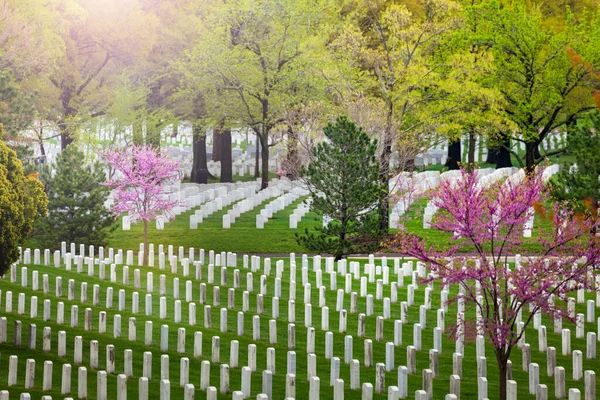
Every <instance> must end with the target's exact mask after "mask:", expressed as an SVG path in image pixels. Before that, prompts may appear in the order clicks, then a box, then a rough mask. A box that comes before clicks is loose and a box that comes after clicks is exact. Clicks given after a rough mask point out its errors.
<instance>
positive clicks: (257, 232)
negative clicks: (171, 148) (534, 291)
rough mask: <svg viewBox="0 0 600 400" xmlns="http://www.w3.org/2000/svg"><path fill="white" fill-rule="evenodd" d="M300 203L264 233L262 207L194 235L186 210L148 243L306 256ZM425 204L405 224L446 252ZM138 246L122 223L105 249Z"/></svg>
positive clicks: (312, 223) (215, 218)
mask: <svg viewBox="0 0 600 400" xmlns="http://www.w3.org/2000/svg"><path fill="white" fill-rule="evenodd" d="M268 201H270V200H268ZM301 201H302V199H301V200H297V201H296V202H294V203H293V204H292V205H290V206H288V207H286V208H285V209H284V210H282V211H279V212H278V213H276V214H274V215H273V218H272V219H270V220H269V222H268V223H266V224H265V225H264V229H256V228H255V221H256V215H257V214H259V213H260V210H261V209H262V208H263V207H264V206H265V205H266V202H265V203H263V204H262V205H261V206H259V207H257V208H255V209H254V210H251V211H249V212H247V213H244V214H242V215H241V216H240V217H239V218H237V219H236V222H235V223H234V224H232V225H231V228H230V229H223V228H222V218H223V215H224V214H226V213H227V210H229V209H231V207H232V206H233V205H231V206H229V207H225V208H223V210H221V211H219V212H216V213H214V214H213V215H211V216H210V217H208V218H205V219H204V222H203V223H202V224H199V225H198V229H196V230H191V229H189V217H190V215H192V214H193V213H194V211H195V210H192V211H188V212H186V213H183V214H181V215H179V216H177V217H176V218H175V219H174V220H173V221H171V222H169V223H167V224H165V227H164V230H162V231H157V230H156V228H155V225H154V224H151V226H150V233H149V240H150V243H155V244H156V245H158V244H164V245H165V246H166V245H174V246H184V247H202V248H207V249H210V248H214V249H220V250H222V251H232V252H238V253H257V254H287V253H289V252H296V253H309V251H308V250H307V249H306V248H304V247H303V246H301V245H299V244H298V243H297V242H296V236H295V235H296V234H302V233H304V230H305V229H309V230H312V229H313V228H314V227H316V226H320V225H321V218H320V217H319V216H318V215H316V214H315V213H312V212H311V213H308V214H306V215H305V216H304V217H303V218H302V220H301V221H300V223H299V224H298V229H296V230H293V229H289V216H290V214H292V212H293V211H294V209H295V208H296V206H297V205H298V204H299V203H300V202H301ZM426 205H427V199H421V200H418V201H417V202H415V204H414V206H413V207H412V208H411V209H410V210H409V213H408V217H407V219H406V228H407V230H408V232H411V233H415V234H417V235H419V236H421V237H424V238H426V240H427V242H428V244H431V245H435V246H437V247H438V248H440V249H447V248H449V246H450V245H452V244H453V243H452V240H451V239H452V237H451V235H450V234H446V233H442V232H440V231H438V230H436V229H423V209H424V208H425V206H426ZM540 226H541V227H542V229H543V230H544V231H548V230H549V229H551V221H548V220H545V219H543V218H540V217H539V216H536V218H535V221H534V231H535V230H536V229H538V228H539V227H540ZM390 231H391V233H394V232H397V229H391V230H390ZM534 236H535V235H534ZM142 241H143V227H142V225H141V224H137V225H132V226H131V230H129V231H123V230H122V229H121V220H120V219H119V221H118V226H117V228H116V230H115V231H114V232H113V233H112V234H111V236H110V239H109V244H110V246H112V247H114V248H121V249H124V250H136V251H137V249H138V248H139V243H140V242H142ZM27 245H28V246H31V247H33V246H35V243H34V242H29V243H28V244H27ZM473 250H474V248H473V247H472V246H464V247H462V248H461V251H462V252H472V251H473ZM541 250H542V247H541V245H540V244H539V243H538V242H537V241H536V239H535V238H530V239H526V238H523V244H522V246H521V250H520V252H521V253H523V254H531V253H539V252H540V251H541ZM381 251H382V252H386V251H389V250H386V249H385V248H382V249H381Z"/></svg>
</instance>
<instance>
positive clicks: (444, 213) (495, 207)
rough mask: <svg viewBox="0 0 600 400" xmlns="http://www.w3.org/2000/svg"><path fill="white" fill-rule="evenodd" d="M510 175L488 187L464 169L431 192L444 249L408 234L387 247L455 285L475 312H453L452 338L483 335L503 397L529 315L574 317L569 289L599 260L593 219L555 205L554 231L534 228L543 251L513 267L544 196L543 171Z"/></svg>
mask: <svg viewBox="0 0 600 400" xmlns="http://www.w3.org/2000/svg"><path fill="white" fill-rule="evenodd" d="M513 178H514V177H511V178H510V179H507V180H506V181H498V182H496V183H494V184H492V185H490V186H487V187H486V184H484V183H483V182H481V181H480V179H479V178H478V175H477V173H476V172H472V173H467V172H466V171H463V174H462V178H461V179H460V180H458V181H454V180H446V181H443V182H442V183H441V185H440V187H439V189H437V190H436V192H435V193H434V194H433V198H432V201H433V202H434V204H435V205H436V206H437V207H439V211H438V213H437V214H436V219H435V220H434V222H433V224H432V227H433V228H436V229H439V230H441V231H442V232H445V233H448V234H450V235H452V240H453V241H454V245H452V246H451V248H450V249H449V250H447V251H437V250H436V248H435V247H433V246H431V247H427V246H426V245H425V242H424V241H423V239H421V238H419V237H417V236H414V235H411V234H407V233H402V234H399V235H398V236H397V238H396V240H395V242H394V243H393V244H392V246H391V247H392V248H393V249H394V250H395V251H398V252H400V253H402V254H406V255H409V256H411V257H415V258H416V259H417V260H420V261H423V262H425V263H427V267H428V268H429V269H430V271H431V272H432V273H431V274H430V275H429V276H430V277H429V278H427V279H426V281H427V282H432V281H437V282H438V283H439V284H440V285H457V286H459V287H460V288H461V290H460V294H459V295H458V296H459V297H461V298H462V301H464V303H466V304H471V305H473V307H474V308H475V310H476V313H477V318H476V319H475V313H473V314H471V313H469V312H468V311H467V312H464V313H462V315H460V314H459V323H458V326H457V327H456V330H455V335H456V338H457V340H459V341H463V343H464V340H465V338H466V336H467V335H469V333H471V334H472V335H474V334H475V332H477V333H478V334H481V335H485V336H486V337H487V339H488V341H489V342H490V343H491V345H492V346H493V349H494V354H495V356H496V361H497V363H498V369H499V377H498V378H499V382H498V383H499V387H500V390H499V399H501V400H505V399H506V380H507V362H508V360H509V357H510V355H511V353H512V350H513V348H514V346H515V345H516V344H517V343H518V342H519V340H520V339H521V338H522V337H523V335H524V333H525V330H526V328H527V327H528V326H529V324H530V323H531V321H532V320H533V317H534V315H535V314H536V313H540V314H547V315H550V316H552V317H554V316H563V315H565V316H567V317H568V318H570V319H574V316H570V315H568V314H567V313H566V312H565V311H566V300H567V299H568V295H569V294H570V293H571V292H573V291H576V290H577V289H579V288H590V289H591V288H592V287H593V285H594V280H593V279H592V280H590V279H589V277H590V274H592V275H593V274H595V273H596V272H595V269H596V268H597V265H598V262H599V261H600V246H599V244H598V242H597V241H595V238H590V236H589V233H588V232H589V229H590V227H591V226H592V225H593V224H594V222H593V221H591V220H589V219H587V220H581V219H580V218H578V217H577V216H576V215H575V214H574V213H573V212H571V211H569V210H567V209H565V208H561V207H560V205H558V204H557V205H555V207H554V219H553V229H552V231H551V232H542V231H540V235H539V238H538V240H539V241H540V243H541V244H542V249H543V250H542V254H540V255H539V256H538V257H530V258H528V259H527V260H526V261H525V262H524V263H517V264H516V265H514V266H512V267H511V266H510V265H509V264H508V262H507V258H508V257H510V256H513V255H514V252H515V251H517V250H518V249H519V246H520V245H521V244H522V242H521V237H522V234H523V228H524V225H525V223H526V222H527V221H528V220H529V219H530V217H531V211H532V210H533V209H534V206H537V205H538V203H539V202H541V201H543V199H544V198H546V194H547V193H546V191H545V189H544V182H543V180H542V174H541V173H540V174H538V175H535V176H530V177H528V178H523V179H521V180H515V179H513ZM465 245H471V246H473V247H474V249H475V254H474V255H473V256H458V255H457V252H458V250H459V248H460V247H464V246H465ZM456 300H457V299H456V298H454V299H450V301H456ZM467 310H468V308H467ZM519 323H522V326H521V329H516V328H517V325H518V324H519Z"/></svg>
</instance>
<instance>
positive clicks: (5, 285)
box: [0, 257, 598, 399]
mask: <svg viewBox="0 0 600 400" xmlns="http://www.w3.org/2000/svg"><path fill="white" fill-rule="evenodd" d="M296 261H297V265H298V271H297V282H298V284H297V285H296V293H295V295H296V337H297V343H296V349H295V351H296V354H297V356H296V357H297V380H296V383H297V389H296V397H297V398H298V399H305V398H307V392H308V382H307V381H306V363H307V357H306V351H305V346H306V333H307V330H306V328H305V326H304V304H303V302H302V301H303V288H302V285H301V279H302V278H301V276H302V274H301V270H300V265H301V260H300V259H297V260H296ZM275 262H276V260H272V264H271V265H272V272H271V276H269V277H267V288H268V289H267V296H265V299H264V305H265V314H264V316H261V340H259V341H253V340H252V316H253V315H255V313H256V293H257V292H258V289H259V276H260V273H261V272H257V273H255V274H254V277H253V281H254V289H255V292H254V293H251V295H250V311H249V312H248V313H246V314H245V319H244V328H245V334H244V335H243V336H241V337H238V336H237V334H236V330H237V329H236V327H237V322H236V321H237V312H238V311H240V310H241V306H242V305H241V303H242V290H245V288H246V279H245V278H246V275H245V274H246V272H248V270H245V269H243V268H241V264H242V263H241V257H240V258H239V259H238V268H240V272H241V274H242V275H241V277H242V279H241V285H242V288H241V289H238V290H236V291H235V309H233V310H229V311H228V331H227V332H219V311H218V309H219V308H220V307H227V291H226V289H225V288H224V287H223V288H222V289H221V295H220V302H221V305H220V306H216V307H212V328H205V327H204V326H203V308H202V305H200V304H199V303H198V302H196V304H197V325H196V326H195V327H191V326H189V325H188V317H187V315H188V313H187V309H188V308H187V304H186V303H185V301H184V300H185V280H186V279H191V280H192V281H194V278H193V276H192V277H191V278H185V277H182V276H181V275H174V274H172V273H171V271H170V270H159V269H158V268H151V267H140V270H141V272H142V273H141V288H142V289H134V287H133V269H134V267H131V268H130V272H129V280H130V286H125V285H123V284H121V283H120V282H121V267H120V266H119V267H118V273H117V280H118V282H119V283H110V282H109V281H106V280H101V279H99V277H98V266H96V275H95V276H94V277H90V276H87V274H86V273H83V274H78V273H77V272H76V271H66V270H64V267H62V268H60V269H56V268H54V267H43V266H36V267H34V266H31V265H30V266H28V269H29V280H30V282H29V286H28V287H26V288H24V287H21V285H20V273H21V270H20V268H19V271H18V272H19V278H18V279H17V283H11V282H10V280H9V279H3V280H0V289H1V290H2V293H3V303H2V307H0V309H1V310H2V311H1V312H0V316H5V317H7V318H8V321H9V322H8V328H9V329H8V330H9V332H8V338H9V342H8V344H3V345H0V387H2V388H6V386H5V384H6V382H7V374H8V368H7V367H8V357H9V356H10V355H17V356H18V357H19V372H18V385H17V386H16V387H14V388H10V393H11V398H18V397H17V396H16V395H15V394H16V393H20V392H25V391H27V392H29V393H31V395H32V398H39V397H41V395H42V391H41V383H42V376H43V362H44V361H45V360H50V361H53V363H54V371H53V389H54V390H53V391H52V392H51V393H43V394H51V395H53V396H55V398H62V397H61V396H60V379H61V367H62V364H63V363H70V364H71V365H72V366H73V372H72V385H71V390H72V392H71V393H72V395H73V393H74V395H73V396H76V390H77V366H75V365H73V340H74V337H75V336H76V335H81V336H82V337H83V362H84V365H85V366H86V367H88V395H89V398H90V399H93V398H95V396H96V371H91V370H90V369H89V342H90V340H98V341H99V349H100V351H99V366H100V369H104V368H105V348H106V345H108V344H112V345H114V346H115V353H116V371H117V373H122V372H123V351H124V350H125V349H132V350H133V369H134V378H133V379H132V380H130V381H129V382H128V397H129V398H130V399H136V398H137V390H138V389H137V388H138V385H137V379H138V378H139V377H140V376H141V370H142V355H143V352H144V351H151V352H152V353H153V365H152V379H151V380H150V393H151V395H150V398H158V395H157V393H158V390H159V379H158V377H159V376H160V355H161V354H163V352H161V351H160V349H159V341H160V326H161V325H162V324H168V325H169V351H168V352H165V353H164V354H168V355H169V357H170V381H171V398H172V399H181V398H183V389H182V388H180V387H179V359H180V357H183V356H185V357H188V358H189V359H190V381H191V383H193V384H194V385H195V386H196V389H197V393H196V396H197V398H203V397H204V394H202V392H200V391H198V386H199V382H200V362H201V361H202V360H204V359H210V355H211V338H212V336H219V337H220V338H221V363H228V362H229V347H230V341H231V340H234V339H235V340H238V341H239V368H232V369H231V370H230V387H231V390H232V391H233V390H239V389H240V387H241V367H242V366H244V365H246V360H247V349H248V344H250V343H255V344H256V345H257V350H258V352H257V353H258V354H257V355H258V360H257V373H255V374H253V375H252V396H251V397H252V398H254V397H255V396H256V394H257V393H260V391H261V382H262V380H261V371H262V370H263V369H265V368H266V348H267V347H274V348H275V351H276V374H275V376H274V378H273V398H274V399H280V398H283V397H284V385H285V371H286V353H287V351H288V348H287V321H288V314H287V299H288V298H289V281H290V279H289V262H288V260H285V265H286V268H285V271H284V273H283V277H282V285H281V287H282V294H281V300H280V317H279V319H278V320H277V329H278V343H277V344H275V345H270V344H269V341H268V340H269V339H268V338H269V332H268V320H269V319H271V296H273V293H274V275H275ZM322 265H323V268H324V265H325V262H323V264H322ZM261 267H262V260H261ZM34 269H37V270H38V271H39V273H40V288H41V280H42V279H41V275H42V274H48V276H49V283H50V292H49V294H48V295H47V296H45V295H44V294H43V293H42V292H41V290H40V291H37V292H34V291H32V290H31V271H33V270H34ZM84 270H85V271H87V268H86V267H85V266H84ZM108 270H109V269H108V268H107V276H108V275H109V273H108ZM233 270H234V268H232V267H230V268H227V282H228V284H229V286H232V283H233ZM309 270H310V271H311V272H309V281H310V282H311V284H312V285H313V287H312V292H311V302H312V304H313V311H312V313H313V319H312V321H313V326H314V327H315V329H316V338H317V340H316V354H317V374H318V376H319V377H320V378H321V389H320V390H321V398H328V397H331V396H332V395H333V390H332V388H330V387H329V369H330V360H327V359H325V357H324V342H325V340H324V336H325V332H324V331H322V330H321V328H320V326H321V322H320V321H321V309H320V308H319V307H318V306H317V305H318V291H317V289H316V288H315V287H314V286H315V274H314V273H313V272H312V262H310V264H309ZM148 271H152V272H153V273H154V294H153V312H154V314H153V315H152V316H149V317H146V316H145V315H144V293H145V288H146V272H148ZM179 271H180V272H181V267H180V268H179ZM261 271H262V268H261ZM202 272H203V278H204V280H203V282H205V283H206V279H207V267H206V266H204V267H203V271H202ZM218 272H219V269H218V268H215V280H216V282H218V280H219V276H220V275H219V273H218ZM361 272H362V266H361ZM159 274H165V275H166V281H167V299H168V300H167V304H168V307H167V308H168V313H167V319H166V320H161V319H159V318H158V310H159V295H158V288H159V285H158V280H159V278H158V275H159ZM192 275H193V273H192ZM57 276H61V277H62V281H63V297H62V298H60V299H59V298H57V297H56V296H55V291H54V287H55V279H56V277H57ZM175 276H177V277H179V278H180V299H182V303H183V304H182V322H181V323H175V322H174V319H173V300H174V298H173V291H172V282H173V280H172V279H173V278H174V277H175ZM379 278H380V277H379ZM69 279H74V280H75V281H76V284H75V288H76V289H75V292H76V293H75V300H74V301H68V300H67V283H68V280H69ZM82 281H85V282H87V283H88V291H87V298H88V301H87V303H85V304H82V303H80V302H79V300H80V282H82ZM337 282H338V288H343V287H344V283H343V282H344V280H343V279H341V277H340V276H338V278H337ZM408 283H409V279H408V278H405V285H408ZM94 284H98V285H100V288H101V290H100V303H99V304H100V305H99V306H93V305H92V286H93V285H94ZM323 285H324V286H326V287H327V289H328V291H327V296H326V299H327V305H328V307H329V309H330V313H329V314H330V318H329V327H330V330H331V331H332V332H333V335H334V343H335V345H334V356H336V357H340V358H341V371H340V377H341V378H342V379H344V381H345V387H346V390H345V398H347V399H359V398H361V392H360V391H351V390H349V365H347V364H344V363H343V356H344V345H343V340H344V336H345V334H343V333H339V332H338V324H339V315H338V313H336V312H335V303H336V295H335V292H333V291H330V290H329V285H330V282H329V275H328V274H323ZM108 286H111V287H113V289H114V300H113V308H112V309H109V310H106V308H105V306H104V305H105V296H106V288H107V287H108ZM198 286H199V285H198V282H196V283H194V284H193V290H194V295H193V298H194V300H198V293H199V291H198ZM213 286H214V285H210V284H207V303H208V304H211V305H212V304H213V302H212V301H213V298H212V293H213ZM359 287H360V285H359V282H358V281H353V282H352V290H353V291H357V292H358V291H359ZM119 289H124V290H125V291H126V293H127V296H126V299H127V300H126V305H125V310H124V311H117V307H118V291H119ZM439 289H440V288H439V287H437V286H436V287H435V290H434V292H433V293H434V295H433V305H432V309H431V310H430V311H428V312H427V329H425V330H424V331H423V333H422V345H423V350H421V351H418V352H417V374H416V375H409V383H408V385H409V390H408V392H409V398H413V396H414V391H415V390H417V389H420V388H421V370H422V369H425V368H429V361H428V349H429V348H431V347H432V346H433V327H434V326H435V325H436V310H437V309H438V308H439V307H440V297H439V292H440V290H439ZM8 290H10V291H12V292H13V312H11V313H7V312H5V311H4V299H5V293H6V291H8ZM134 290H138V291H139V292H140V311H141V313H140V314H137V315H135V317H136V318H137V341H136V342H130V341H128V339H127V332H128V319H129V317H132V316H134V315H133V314H132V313H131V293H132V292H133V291H134ZM368 290H369V293H372V294H374V293H375V284H369V285H368ZM19 293H25V295H26V298H27V301H26V304H27V307H26V310H27V313H26V315H17V313H16V310H17V298H18V294H19ZM451 293H454V291H451ZM32 295H36V296H38V298H39V300H38V303H39V305H38V318H36V319H31V318H29V313H28V310H29V302H30V296H32ZM383 295H384V296H389V295H390V287H389V286H387V285H386V286H385V288H384V293H383ZM423 296H424V285H420V286H419V290H417V291H416V292H415V305H414V306H413V307H409V313H408V314H409V315H408V322H409V323H408V325H407V326H405V327H404V329H403V345H402V346H400V347H396V348H395V367H396V368H397V367H398V366H400V365H406V346H407V345H411V344H412V324H414V323H417V322H418V320H419V305H420V304H423V301H424V298H423ZM45 298H47V299H49V300H50V301H51V304H52V313H51V320H50V321H43V320H42V315H43V299H45ZM349 298H350V296H349V295H348V294H346V295H345V296H344V305H345V308H346V309H349V302H350V300H349ZM586 298H587V299H593V297H592V294H590V293H588V294H587V295H586ZM404 300H406V286H405V287H404V288H399V294H398V301H399V302H400V301H404ZM58 301H62V302H64V304H65V322H66V324H63V325H58V324H57V323H56V307H57V303H58ZM374 304H375V315H381V313H382V310H383V302H382V301H379V300H376V301H375V302H374ZM71 305H78V306H79V326H80V327H79V328H71V327H70V309H71ZM86 307H90V308H92V310H93V329H92V331H90V332H86V331H84V329H83V318H84V317H83V316H84V309H85V308H86ZM102 310H106V311H107V321H108V323H107V332H108V333H107V334H100V333H98V313H99V311H102ZM358 310H359V312H361V313H364V312H365V310H366V300H365V299H364V298H361V297H359V302H358ZM577 312H579V313H585V304H577ZM115 314H120V315H121V319H122V336H121V337H120V338H113V336H112V329H113V324H112V321H113V316H114V315H115ZM467 315H468V317H470V318H474V312H473V311H472V310H471V311H468V312H467ZM399 318H400V306H399V303H396V304H392V316H391V319H389V320H385V321H384V340H383V341H382V342H377V341H376V340H375V316H370V317H367V318H366V328H367V329H366V337H365V339H366V338H370V339H372V340H373V354H374V358H373V360H374V362H375V363H377V362H385V342H388V341H393V321H394V320H395V319H399ZM455 318H456V309H455V307H453V306H450V307H449V313H448V314H447V316H446V327H451V326H452V324H453V322H454V321H455V320H456V319H455ZM524 318H526V313H524ZM17 319H18V320H20V321H21V322H22V323H23V339H22V342H23V346H22V347H20V348H15V347H13V345H12V337H13V326H14V321H15V320H17ZM146 320H149V321H152V322H153V344H152V345H151V346H144V321H146ZM30 323H35V324H36V325H37V350H30V349H28V348H27V338H28V333H27V332H28V330H27V329H28V325H29V324H30ZM543 324H544V325H545V326H546V327H547V331H548V346H554V347H555V348H556V349H557V365H558V366H563V367H565V370H566V377H567V384H566V387H567V388H574V387H577V388H579V389H580V390H581V391H582V393H583V382H573V381H572V379H571V378H572V362H571V357H565V356H562V355H561V338H560V335H555V334H554V333H553V328H552V327H553V323H552V321H551V320H550V319H549V318H546V317H544V318H543ZM44 326H48V327H51V328H52V350H51V352H50V353H44V352H42V351H41V342H42V341H41V335H42V333H41V332H42V329H43V327H44ZM563 326H564V327H569V328H571V331H572V349H573V350H576V349H579V350H582V351H583V353H584V355H585V339H576V338H575V329H574V326H573V325H572V324H570V323H568V322H566V321H563ZM180 327H182V328H186V353H185V354H177V352H176V346H175V344H176V340H177V328H180ZM585 329H586V332H588V331H593V332H595V331H596V325H595V324H594V323H586V324H585ZM59 330H64V331H65V332H66V336H67V356H66V357H65V358H64V359H62V358H59V357H57V355H56V349H57V337H58V331H59ZM194 331H202V332H203V357H202V358H201V359H194V357H193V353H192V346H193V332H194ZM356 331H357V315H356V314H350V313H349V314H348V323H347V334H349V335H353V336H354V339H353V358H355V359H358V360H360V362H361V368H360V372H361V382H371V383H374V380H375V368H374V367H371V368H366V367H364V365H363V339H362V338H359V337H357V336H356ZM526 338H527V342H529V343H530V344H531V355H532V362H537V363H538V364H539V365H540V383H544V384H546V385H548V389H549V393H550V394H552V393H554V380H553V378H549V377H547V375H546V357H545V354H543V353H540V352H539V351H538V349H537V333H536V331H535V330H533V328H532V327H531V328H529V329H528V330H527V334H526ZM453 352H454V342H453V341H452V340H451V339H450V338H448V337H447V336H444V340H443V351H442V354H441V355H440V360H439V361H440V364H439V373H440V375H439V378H437V379H435V380H434V383H433V389H434V399H443V396H444V395H445V394H446V393H447V392H448V390H449V376H450V375H451V374H452V353H453ZM464 356H465V357H464V361H463V379H462V382H461V398H463V399H475V398H477V379H476V360H475V346H474V344H473V343H467V345H466V346H465V355H464ZM486 356H487V377H488V385H489V386H488V394H489V396H490V398H495V397H497V395H496V393H497V390H498V385H497V368H496V366H495V359H494V356H493V353H492V349H491V348H490V347H489V346H487V347H486ZM27 358H33V359H35V360H36V380H35V382H36V384H35V389H33V390H25V389H24V388H23V385H24V373H25V361H26V359H27ZM511 360H512V363H513V379H515V380H516V381H517V382H518V392H519V393H518V395H519V398H520V399H533V398H535V396H532V395H529V394H528V393H527V387H528V374H527V373H525V372H523V371H522V368H521V352H520V351H519V350H518V349H515V351H514V352H513V354H512V355H511ZM597 366H598V362H597V361H595V360H587V359H585V356H584V361H583V367H584V370H588V369H597ZM396 381H397V372H396V371H395V370H394V371H393V372H388V373H386V387H387V386H390V385H396ZM210 382H211V385H212V386H216V387H217V388H218V387H219V366H218V365H211V378H210ZM115 393H116V375H109V377H108V394H109V398H116V397H115V396H114V394H115ZM386 397H387V394H384V395H377V394H376V395H375V396H374V398H376V399H384V398H386ZM219 398H220V399H229V398H231V394H229V395H219Z"/></svg>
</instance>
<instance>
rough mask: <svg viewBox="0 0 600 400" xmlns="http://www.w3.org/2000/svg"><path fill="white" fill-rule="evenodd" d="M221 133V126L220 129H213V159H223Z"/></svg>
mask: <svg viewBox="0 0 600 400" xmlns="http://www.w3.org/2000/svg"><path fill="white" fill-rule="evenodd" d="M221 134H222V130H221V127H220V126H219V128H218V129H214V130H213V146H212V160H213V161H221Z"/></svg>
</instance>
